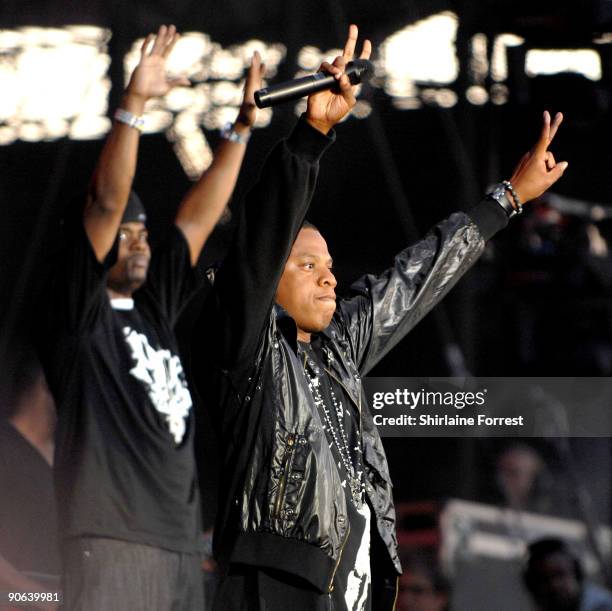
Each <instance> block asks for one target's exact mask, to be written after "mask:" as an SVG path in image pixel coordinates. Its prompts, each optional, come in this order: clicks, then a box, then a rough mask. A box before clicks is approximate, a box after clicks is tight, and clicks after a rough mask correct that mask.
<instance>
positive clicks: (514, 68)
mask: <svg viewBox="0 0 612 611" xmlns="http://www.w3.org/2000/svg"><path fill="white" fill-rule="evenodd" d="M610 4H612V3H610V2H604V1H599V2H594V1H592V2H586V1H585V2H556V3H550V2H538V1H529V2H527V1H516V0H487V1H479V2H467V1H463V2H462V1H455V2H451V1H443V0H438V1H434V0H430V1H426V0H419V1H416V0H415V1H409V0H398V1H388V2H384V3H381V2H376V3H375V2H366V1H365V0H353V1H350V2H349V1H348V0H336V1H334V0H329V1H321V0H311V1H309V2H295V1H292V0H289V1H282V2H281V1H266V2H262V1H251V2H244V1H238V0H225V1H224V2H220V1H219V0H215V1H212V2H210V1H209V2H200V1H198V2H196V1H195V0H172V1H170V0H159V1H148V2H146V1H132V2H129V3H120V2H118V1H117V0H112V1H104V2H102V1H91V2H68V1H66V2H47V1H44V0H40V1H38V2H23V1H17V0H8V1H7V0H4V1H3V2H2V4H1V5H0V27H1V28H9V29H10V28H16V27H19V26H23V25H39V26H48V27H51V26H62V25H65V24H77V23H87V24H92V25H99V26H103V27H107V28H109V29H110V30H111V31H112V34H113V38H112V40H111V42H110V47H109V52H110V54H111V58H112V61H113V63H112V65H111V69H110V74H111V77H112V79H113V88H112V91H111V99H110V104H109V107H110V109H111V111H112V110H114V108H115V106H116V100H117V99H118V95H119V94H120V92H121V90H122V87H123V83H122V82H121V74H122V70H121V63H120V61H121V58H122V57H123V55H124V53H125V51H126V50H127V49H128V48H129V46H130V45H131V43H132V41H133V40H134V39H135V38H137V37H139V36H143V35H145V34H146V33H148V32H149V31H152V30H156V29H157V27H158V25H159V24H160V23H175V24H176V25H177V28H178V29H179V30H195V31H202V32H206V33H207V34H209V35H210V36H211V38H212V39H213V40H215V41H217V42H219V43H221V44H222V45H223V46H227V45H230V44H233V43H240V42H243V41H245V40H248V39H249V38H253V37H257V38H260V39H262V40H265V41H269V42H281V43H283V44H284V45H286V47H287V58H286V60H285V61H284V63H282V64H281V66H280V69H279V74H278V76H277V80H282V79H284V78H291V76H292V75H293V74H294V73H295V71H296V70H297V66H296V64H295V59H296V54H297V51H298V50H299V49H300V48H302V47H303V46H305V45H306V44H314V45H316V46H318V47H320V48H322V49H327V48H331V47H335V46H338V45H339V44H340V43H341V41H343V39H344V33H345V31H346V26H347V25H348V24H349V23H351V22H355V23H357V24H359V26H360V29H361V34H362V36H368V37H369V38H371V39H372V42H373V43H374V48H376V46H377V45H378V44H380V43H381V42H382V41H383V40H384V39H385V38H386V37H387V36H389V35H390V34H392V33H394V32H396V31H398V30H400V29H402V28H403V27H405V26H406V25H408V24H410V23H413V22H415V21H418V20H420V19H423V18H424V17H427V16H428V15H430V14H434V13H437V12H440V11H442V10H453V11H454V12H456V13H457V14H458V16H459V19H460V26H459V31H458V34H457V43H456V47H457V54H458V59H459V61H460V66H461V71H460V76H459V78H458V79H457V81H456V82H455V83H453V84H452V85H451V88H452V89H454V90H455V91H456V93H457V94H458V96H459V103H458V104H457V105H456V106H454V107H452V108H450V109H445V108H440V107H434V106H428V105H425V106H424V107H423V108H421V109H417V110H398V109H396V108H394V107H393V105H392V103H391V99H390V98H389V97H388V96H387V95H386V94H385V93H384V92H383V91H382V90H380V89H366V90H365V91H364V93H363V96H364V97H365V98H366V99H369V100H370V102H371V103H372V105H373V108H374V112H373V114H372V116H370V118H369V119H367V120H360V121H358V120H354V119H351V120H349V121H347V122H346V123H344V124H342V125H341V126H339V127H338V130H337V131H338V140H337V143H336V144H335V145H334V147H333V148H332V150H330V152H329V153H328V154H327V155H326V156H325V159H324V161H323V163H322V166H321V173H320V180H319V185H318V189H317V193H316V196H315V199H314V202H313V205H312V209H311V210H312V212H311V214H310V217H311V220H312V221H313V222H315V224H317V225H318V226H319V227H320V228H321V230H322V232H323V234H324V235H325V237H326V238H327V240H328V243H329V247H330V251H331V252H332V254H333V256H334V259H335V264H336V272H337V276H338V279H339V283H340V286H339V288H340V292H341V293H342V292H343V291H346V289H347V288H348V286H349V284H350V282H351V281H352V280H353V279H355V278H357V277H358V276H359V275H360V274H362V273H364V272H366V271H368V272H376V271H381V270H382V269H384V268H385V267H386V266H387V265H388V264H389V263H390V261H391V259H392V256H393V255H394V254H395V253H396V252H397V251H399V250H400V249H401V248H403V247H404V246H405V245H406V244H407V243H408V242H409V241H410V240H412V239H414V238H416V237H418V236H420V235H422V234H423V233H424V232H425V231H426V230H427V228H428V227H429V226H430V225H431V224H432V223H434V222H436V221H437V220H439V219H441V218H443V217H444V216H446V215H448V214H449V213H451V212H453V211H455V210H458V209H462V210H468V209H469V208H470V206H472V205H474V204H475V203H477V201H478V200H479V198H480V196H481V194H482V193H484V192H485V189H486V186H487V185H488V184H491V183H492V182H496V181H498V180H500V179H503V178H507V177H509V176H510V175H511V173H512V168H513V167H514V165H515V163H516V162H517V161H518V159H519V158H520V156H521V155H522V153H523V152H524V151H526V150H527V149H528V148H529V147H530V146H531V145H532V143H533V142H534V141H535V139H536V137H537V135H538V133H539V128H540V124H541V116H542V111H543V110H544V109H545V108H548V109H550V110H551V111H557V110H560V111H563V112H564V113H565V116H566V120H565V122H564V124H563V126H562V129H561V130H560V132H559V135H558V137H557V139H556V140H555V144H554V152H555V155H556V158H557V160H561V159H567V160H568V161H569V162H570V167H569V170H568V171H567V172H566V175H565V176H564V177H563V179H562V180H561V181H560V182H559V183H558V185H555V187H554V190H555V192H557V193H560V194H563V195H566V196H570V197H574V198H578V199H581V200H587V201H596V202H600V203H604V204H606V203H607V204H611V205H612V198H611V197H610V195H609V193H610V186H611V182H612V177H611V175H610V172H609V168H610V167H611V162H612V150H611V147H610V145H609V134H610V124H611V121H612V115H611V113H610V110H609V106H610V104H609V102H610V84H611V83H612V71H611V65H612V64H611V62H610V58H612V55H610V50H609V49H608V47H609V45H599V46H598V50H599V52H600V54H601V56H602V63H603V78H602V80H601V81H599V82H596V83H592V82H590V81H588V80H587V79H585V78H584V77H581V76H579V75H575V74H574V75H572V74H565V75H555V76H546V77H544V76H539V77H536V78H533V79H528V78H527V77H526V76H525V75H524V74H523V73H522V71H521V64H520V57H518V58H516V57H515V58H514V59H512V58H511V70H510V77H509V80H508V83H507V84H508V87H509V90H510V99H509V102H508V103H507V104H505V105H503V106H494V105H492V104H485V105H483V106H474V105H471V104H469V103H468V102H467V101H465V96H464V93H465V90H466V88H467V87H468V86H469V85H470V84H471V82H470V77H469V73H468V70H467V61H468V56H467V41H468V40H469V37H470V36H471V35H472V34H474V33H476V32H484V33H486V34H488V35H489V36H490V39H492V37H493V36H494V35H495V34H496V33H499V32H513V33H517V34H520V35H521V36H523V37H525V39H526V46H537V47H542V48H549V47H550V48H555V47H559V48H572V47H592V46H593V45H592V40H593V37H594V35H595V34H597V33H598V32H602V31H608V29H609V26H610V23H609V20H610V18H611V17H612V9H611V8H610ZM551 7H552V8H551ZM519 54H520V52H519ZM423 61H427V58H426V57H425V58H423ZM485 85H486V86H490V85H491V82H490V80H489V81H487V82H486V83H485ZM0 95H1V92H0ZM294 122H295V115H294V112H293V108H292V106H291V105H289V106H287V107H282V108H278V109H276V110H275V113H274V118H273V121H272V124H271V125H270V127H268V128H266V129H262V130H258V131H256V133H255V135H254V136H253V138H252V140H251V144H250V145H249V149H248V153H247V159H246V162H245V164H244V171H243V173H242V175H241V178H240V181H239V185H238V188H237V190H236V195H235V198H234V202H233V204H232V206H239V203H240V201H241V198H242V196H243V195H244V193H245V192H246V190H247V189H248V186H249V184H252V182H253V180H254V179H255V177H256V174H257V171H258V168H259V167H260V166H261V162H262V158H263V156H264V155H265V154H266V152H267V151H268V150H269V149H270V147H271V146H272V144H273V143H274V142H275V141H276V140H278V139H279V138H280V137H282V136H283V135H285V134H287V133H288V131H289V130H290V129H291V126H292V124H293V123H294ZM207 137H208V138H209V139H210V140H211V141H213V142H214V141H215V138H216V135H215V134H212V133H211V134H207ZM101 146H102V141H101V140H97V141H70V140H67V139H62V140H58V141H53V142H41V143H25V142H17V143H15V144H12V145H9V146H0V203H1V210H2V221H1V222H0V260H1V261H2V265H1V268H0V294H1V295H2V300H1V301H0V316H1V318H0V344H1V345H2V347H3V348H4V354H3V356H2V362H3V364H4V366H3V370H4V372H5V374H6V373H8V375H9V376H10V366H11V355H10V352H7V350H6V347H7V346H8V345H9V339H10V336H12V335H17V336H19V335H21V334H22V333H23V328H24V327H31V325H30V322H31V321H32V320H33V319H35V318H36V317H37V315H38V312H40V310H41V308H44V302H45V301H44V291H43V286H44V285H43V281H44V279H45V277H46V270H47V269H48V266H49V265H50V264H51V263H52V261H53V253H54V252H55V251H56V250H57V248H58V246H59V245H60V243H61V231H60V219H61V218H62V216H64V214H65V213H66V210H67V207H68V206H69V203H70V202H71V201H72V198H73V197H74V194H75V193H78V192H79V191H81V190H83V189H84V188H85V187H86V185H87V183H88V180H89V177H90V175H91V173H92V170H93V167H94V165H95V162H96V159H97V156H98V154H99V152H100V149H101ZM189 185H190V183H189V181H188V179H187V177H186V176H185V174H184V172H183V170H182V168H181V166H180V164H179V162H178V160H177V158H176V156H175V154H174V152H173V151H172V148H171V146H170V144H169V143H168V142H167V140H166V138H165V136H164V135H162V134H160V135H152V136H144V137H143V138H142V141H141V147H140V154H139V161H138V172H137V177H136V181H135V188H136V190H137V191H138V192H139V193H140V195H141V197H142V199H143V200H144V202H145V203H146V205H147V207H148V209H149V215H150V217H151V227H152V230H153V240H155V236H156V235H159V232H160V230H161V229H162V228H163V227H164V226H165V225H167V223H168V222H170V220H171V219H172V216H173V213H174V210H175V208H176V205H177V204H178V202H179V201H180V199H181V197H182V195H183V194H184V192H185V191H186V190H187V189H188V188H189ZM536 208H537V205H533V208H532V212H531V217H530V218H531V220H529V215H525V216H526V217H528V218H527V219H522V220H520V221H518V222H516V223H515V224H514V225H513V227H511V228H509V229H508V230H506V231H505V232H503V233H502V234H500V235H499V236H497V237H496V238H494V240H493V241H492V243H491V244H490V245H489V247H488V249H487V251H486V252H485V255H484V256H483V258H482V259H481V260H480V261H479V263H478V264H477V265H476V266H475V268H474V269H473V270H472V271H470V272H469V273H468V275H467V276H466V277H465V278H464V279H463V280H462V281H461V283H460V284H459V285H458V287H457V288H456V289H455V290H454V291H453V292H452V293H451V295H450V296H449V297H448V298H447V299H446V300H445V302H444V304H443V305H442V306H440V307H439V308H437V309H436V311H435V312H434V313H432V314H430V315H429V316H428V317H427V318H426V319H425V320H424V321H423V322H422V323H421V324H420V325H419V327H418V328H417V329H416V330H415V331H414V332H413V333H412V334H411V335H410V337H408V338H407V339H406V340H405V341H404V342H402V343H401V344H400V346H398V348H397V349H395V350H394V352H393V353H392V354H390V355H389V356H388V357H387V358H386V359H385V360H384V361H383V362H382V363H381V364H380V365H379V366H378V367H377V368H376V370H375V371H374V372H373V374H374V375H378V376H408V375H410V376H428V375H429V376H445V375H461V374H466V373H473V374H475V375H479V376H487V375H491V376H493V375H495V376H513V375H531V376H538V375H610V372H611V371H612V366H611V365H610V364H611V363H612V357H611V356H610V355H611V354H612V350H611V349H610V345H611V342H610V338H611V337H612V335H611V333H610V329H609V327H610V326H611V325H610V320H611V319H610V316H609V306H610V302H609V286H610V285H611V284H612V281H610V278H611V277H612V272H611V268H610V266H609V261H608V259H606V258H604V260H603V261H598V262H597V265H596V267H597V269H596V270H593V269H592V267H593V266H592V265H591V263H592V261H590V260H589V257H588V255H586V254H585V252H586V251H585V248H584V240H585V224H586V221H585V219H584V218H583V217H581V216H576V217H570V218H566V219H564V220H563V222H562V223H561V224H560V225H559V226H558V227H557V226H555V227H553V228H552V229H551V228H549V227H547V226H546V227H544V229H543V230H542V231H543V232H544V234H545V235H544V238H545V239H544V242H546V243H549V244H550V245H551V248H550V249H548V250H547V249H545V248H542V249H540V250H538V251H536V252H534V251H533V249H531V250H530V249H529V248H527V247H525V244H527V243H529V240H528V239H527V238H528V236H529V232H530V231H533V229H532V226H533V225H534V224H536V225H537V223H538V220H537V217H536V213H535V212H534V210H536ZM608 225H609V222H605V221H604V222H602V223H600V224H599V229H600V231H601V233H602V235H603V236H604V237H606V236H608V235H609V233H610V227H609V226H608ZM230 231H231V227H229V228H225V229H224V230H222V231H220V232H218V235H216V236H215V237H214V239H213V241H212V243H211V248H210V249H209V251H208V252H207V253H206V255H205V259H206V261H207V262H208V261H213V260H216V259H218V258H220V257H221V256H222V252H223V244H224V243H225V241H226V238H227V235H229V233H230ZM547 231H548V232H549V233H546V232H547ZM550 233H552V235H549V234H550ZM262 239H265V236H262ZM547 240H548V242H547ZM200 422H201V423H202V424H201V427H202V429H203V435H204V436H205V438H206V436H207V433H208V427H207V421H206V419H205V416H203V417H201V419H200ZM204 445H205V446H206V444H204ZM386 445H387V449H388V452H389V458H390V463H391V470H392V474H393V476H394V480H395V482H396V488H395V494H396V497H397V498H398V499H399V500H412V499H418V498H443V497H448V496H455V495H460V496H464V497H468V498H469V497H474V496H475V491H476V490H477V489H478V487H479V485H480V483H479V480H480V479H482V477H484V476H483V475H482V469H480V468H479V465H480V464H481V462H482V461H483V460H485V459H486V456H487V451H488V450H487V448H484V449H483V446H482V444H478V443H476V442H475V441H472V440H457V439H454V440H439V441H436V440H410V442H409V443H408V441H407V440H406V441H404V440H397V439H396V440H390V441H389V442H388V443H387V444H386ZM542 446H543V447H544V451H549V452H550V454H551V456H553V459H554V448H549V449H548V450H546V447H547V446H546V443H542ZM574 447H575V453H576V460H577V462H578V464H579V466H580V468H581V469H582V470H583V472H584V473H585V474H589V477H590V480H587V482H588V483H589V485H590V486H589V487H591V489H592V490H593V491H595V492H594V493H595V496H596V504H597V508H598V510H599V512H600V517H602V518H605V519H606V520H607V518H608V515H609V501H608V492H607V489H608V488H609V486H607V485H606V484H607V482H609V466H608V464H609V455H610V450H609V447H608V442H607V440H603V441H601V440H600V441H599V442H598V443H597V447H596V448H595V447H594V445H593V444H589V443H582V442H580V441H576V442H575V443H574ZM203 451H204V453H205V458H204V459H203V462H202V464H203V465H204V471H205V474H207V473H208V471H209V469H208V464H210V463H209V462H207V460H208V459H207V458H206V452H208V449H207V448H206V447H205V448H204V450H203ZM483 457H484V458H483ZM424 460H426V461H427V464H428V465H429V467H428V468H427V469H424V468H423V467H422V466H420V465H422V464H423V461H424ZM205 476H206V475H205Z"/></svg>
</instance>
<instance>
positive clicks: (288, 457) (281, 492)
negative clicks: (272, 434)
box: [274, 435, 295, 518]
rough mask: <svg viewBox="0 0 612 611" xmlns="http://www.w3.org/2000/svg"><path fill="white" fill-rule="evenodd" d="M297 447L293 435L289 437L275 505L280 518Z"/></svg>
mask: <svg viewBox="0 0 612 611" xmlns="http://www.w3.org/2000/svg"><path fill="white" fill-rule="evenodd" d="M294 447H295V438H294V436H293V435H289V437H288V438H287V446H286V448H285V453H284V454H283V462H282V464H281V467H282V470H283V474H282V475H281V479H280V481H279V483H278V494H277V496H276V503H275V504H274V515H275V516H276V517H277V518H280V513H281V507H282V504H283V500H284V498H285V488H286V486H287V477H288V474H289V465H290V464H291V457H292V455H293V449H294Z"/></svg>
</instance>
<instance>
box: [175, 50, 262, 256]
mask: <svg viewBox="0 0 612 611" xmlns="http://www.w3.org/2000/svg"><path fill="white" fill-rule="evenodd" d="M264 71H265V66H264V64H262V62H261V57H260V56H259V53H258V52H257V51H256V52H255V53H254V55H253V59H252V60H251V67H250V68H249V73H248V75H247V79H246V83H245V87H244V97H243V101H242V106H241V108H240V113H239V115H238V118H237V119H236V122H235V123H234V126H233V128H232V131H233V132H235V133H236V134H237V135H239V136H240V138H241V139H242V140H243V141H242V142H238V141H236V142H231V141H229V140H225V139H224V140H223V141H222V142H221V143H220V144H219V146H218V147H217V150H216V151H215V156H214V159H213V162H212V164H211V166H210V167H209V168H208V170H207V171H206V172H205V173H204V174H203V175H202V176H201V178H200V180H199V181H198V182H197V183H196V184H195V185H194V186H193V187H192V188H191V189H190V190H189V192H188V193H187V195H186V196H185V198H184V199H183V201H182V202H181V205H180V206H179V209H178V212H177V216H176V220H175V222H176V224H177V226H178V227H180V229H181V231H182V232H183V234H184V235H185V238H186V240H187V243H188V244H189V251H190V256H191V263H192V265H195V264H196V263H197V261H198V257H199V256H200V252H201V251H202V248H203V247H204V243H205V242H206V239H207V238H208V236H209V235H210V233H211V232H212V230H213V229H214V227H215V225H216V224H217V221H218V220H219V218H220V216H221V214H222V213H223V210H224V209H225V207H226V206H227V203H228V201H229V199H230V197H231V195H232V192H233V191H234V187H235V186H236V181H237V180H238V173H239V172H240V166H241V165H242V160H243V159H244V153H245V151H246V140H247V139H248V137H249V134H250V131H251V127H252V126H253V124H254V123H255V118H256V116H257V108H256V106H255V99H254V93H255V91H257V89H260V88H261V79H262V78H263V75H264Z"/></svg>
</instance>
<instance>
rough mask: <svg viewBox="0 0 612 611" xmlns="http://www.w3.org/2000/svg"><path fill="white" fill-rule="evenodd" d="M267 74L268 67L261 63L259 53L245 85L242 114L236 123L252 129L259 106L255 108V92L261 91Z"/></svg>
mask: <svg viewBox="0 0 612 611" xmlns="http://www.w3.org/2000/svg"><path fill="white" fill-rule="evenodd" d="M265 72H266V65H265V64H264V63H263V62H262V61H261V55H259V51H255V53H253V58H252V59H251V66H250V67H249V72H248V74H247V78H246V82H245V84H244V95H243V97H242V104H241V106H240V114H239V115H238V118H237V119H236V121H237V122H238V123H242V124H243V125H246V126H248V127H252V126H253V125H254V123H255V119H256V118H257V106H255V92H256V91H257V90H258V89H261V87H262V85H261V81H262V79H263V77H264V74H265Z"/></svg>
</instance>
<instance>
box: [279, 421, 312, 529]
mask: <svg viewBox="0 0 612 611" xmlns="http://www.w3.org/2000/svg"><path fill="white" fill-rule="evenodd" d="M307 443H308V442H307V440H306V437H304V435H298V434H294V433H291V434H289V435H288V436H287V440H286V443H285V449H284V451H283V457H282V459H281V465H280V477H279V481H278V488H277V490H276V498H275V501H274V507H273V517H274V518H276V519H282V520H294V519H295V517H296V508H297V505H298V496H299V490H300V488H301V486H302V482H303V481H304V468H305V466H306V446H307Z"/></svg>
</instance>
